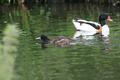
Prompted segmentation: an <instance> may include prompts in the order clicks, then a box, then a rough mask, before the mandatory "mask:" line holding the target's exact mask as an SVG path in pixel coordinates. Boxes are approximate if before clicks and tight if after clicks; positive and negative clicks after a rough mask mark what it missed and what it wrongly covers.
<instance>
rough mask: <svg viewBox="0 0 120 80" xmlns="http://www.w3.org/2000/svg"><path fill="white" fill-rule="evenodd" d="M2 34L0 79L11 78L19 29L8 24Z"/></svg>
mask: <svg viewBox="0 0 120 80" xmlns="http://www.w3.org/2000/svg"><path fill="white" fill-rule="evenodd" d="M3 34H4V36H3V40H2V41H3V43H2V44H0V80H12V78H13V74H14V73H13V68H14V61H15V57H16V54H15V52H17V45H18V37H19V34H20V31H19V29H18V28H17V25H13V24H8V25H7V27H6V28H5V30H4V32H3Z"/></svg>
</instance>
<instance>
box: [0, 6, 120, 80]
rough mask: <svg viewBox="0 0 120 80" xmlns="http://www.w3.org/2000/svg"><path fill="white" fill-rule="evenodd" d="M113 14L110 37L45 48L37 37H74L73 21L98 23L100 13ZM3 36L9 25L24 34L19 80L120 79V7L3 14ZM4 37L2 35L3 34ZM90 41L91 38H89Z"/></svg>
mask: <svg viewBox="0 0 120 80" xmlns="http://www.w3.org/2000/svg"><path fill="white" fill-rule="evenodd" d="M103 12H105V13H110V15H111V16H112V18H113V20H114V22H112V23H109V26H110V36H109V37H108V38H107V39H106V38H101V37H95V36H94V39H91V38H88V37H83V38H80V39H79V44H77V45H74V46H71V47H68V48H59V47H55V46H53V45H49V46H48V48H46V49H42V48H41V46H40V45H39V44H37V42H38V41H37V40H36V39H35V38H36V37H39V36H40V35H41V34H45V35H47V36H48V37H49V38H54V37H56V36H61V35H62V36H66V37H69V38H73V36H74V34H75V33H76V30H75V28H74V25H73V24H72V19H73V18H77V17H80V18H83V19H86V20H93V21H98V19H97V18H98V16H99V14H100V13H103ZM0 14H1V15H2V16H0V28H1V30H0V33H1V32H2V30H3V29H4V26H5V25H6V23H17V24H18V25H19V27H20V29H21V30H22V31H23V32H22V34H21V36H20V39H19V40H20V44H19V49H18V53H17V57H16V60H15V67H14V71H15V73H16V75H17V76H16V75H15V80H119V79H120V76H119V74H120V68H119V67H120V62H119V61H120V51H119V50H120V35H119V34H120V12H119V8H115V7H112V6H104V5H93V4H66V5H65V4H54V5H43V6H33V7H32V8H30V9H27V8H26V7H24V6H22V7H21V8H19V7H17V8H12V9H9V10H5V11H2V12H0ZM1 35H2V34H1ZM86 38H87V39H86Z"/></svg>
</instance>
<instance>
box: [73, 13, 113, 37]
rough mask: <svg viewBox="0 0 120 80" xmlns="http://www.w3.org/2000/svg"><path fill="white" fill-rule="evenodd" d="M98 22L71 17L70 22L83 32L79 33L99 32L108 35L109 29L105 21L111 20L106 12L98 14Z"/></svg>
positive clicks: (92, 33) (93, 33)
mask: <svg viewBox="0 0 120 80" xmlns="http://www.w3.org/2000/svg"><path fill="white" fill-rule="evenodd" d="M98 18H99V19H98V20H99V23H98V22H94V21H87V20H83V19H79V18H78V19H73V20H72V22H73V24H74V27H75V28H76V30H77V31H81V32H83V33H84V34H81V35H95V34H101V35H103V36H109V34H110V30H109V27H108V25H107V23H106V21H109V22H111V21H113V20H112V19H111V16H110V15H108V14H100V15H99V17H98Z"/></svg>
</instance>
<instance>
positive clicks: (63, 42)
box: [36, 35, 72, 48]
mask: <svg viewBox="0 0 120 80" xmlns="http://www.w3.org/2000/svg"><path fill="white" fill-rule="evenodd" d="M36 39H39V40H40V44H41V47H42V48H46V47H47V46H48V45H49V44H52V45H54V46H56V47H61V48H65V47H70V46H71V42H72V39H71V38H68V37H65V36H57V37H55V38H53V39H49V38H48V37H47V36H46V35H41V36H40V37H38V38H36Z"/></svg>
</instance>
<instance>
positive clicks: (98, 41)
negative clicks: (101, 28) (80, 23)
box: [72, 31, 111, 51]
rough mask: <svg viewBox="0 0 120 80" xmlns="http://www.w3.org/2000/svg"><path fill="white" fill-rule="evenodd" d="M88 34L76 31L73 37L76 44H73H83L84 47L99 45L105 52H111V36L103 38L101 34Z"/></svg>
mask: <svg viewBox="0 0 120 80" xmlns="http://www.w3.org/2000/svg"><path fill="white" fill-rule="evenodd" d="M86 34H88V33H86V32H83V31H76V32H75V33H74V35H73V39H74V42H73V43H72V44H74V45H75V44H83V45H88V46H91V45H97V46H99V47H102V49H104V50H107V51H109V50H111V48H110V47H111V44H110V39H109V36H102V35H101V34H96V35H94V36H93V35H86Z"/></svg>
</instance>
